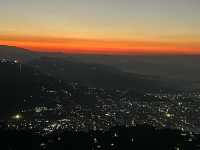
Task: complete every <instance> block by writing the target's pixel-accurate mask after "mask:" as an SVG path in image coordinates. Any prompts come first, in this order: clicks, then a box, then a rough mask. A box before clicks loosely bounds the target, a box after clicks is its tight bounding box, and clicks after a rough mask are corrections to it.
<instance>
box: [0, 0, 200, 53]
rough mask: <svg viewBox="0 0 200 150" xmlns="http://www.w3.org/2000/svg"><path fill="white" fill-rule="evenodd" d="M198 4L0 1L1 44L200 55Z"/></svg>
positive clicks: (189, 0)
mask: <svg viewBox="0 0 200 150" xmlns="http://www.w3.org/2000/svg"><path fill="white" fill-rule="evenodd" d="M0 1H1V0H0ZM47 3H48V5H47ZM199 5H200V2H199V1H198V0H174V1H170V2H168V1H166V0H140V1H137V0H123V1H121V0H110V1H107V0H101V1H99V0H92V1H91V0H85V1H82V0H73V1H72V0H69V1H64V0H58V1H53V0H48V1H47V0H43V1H37V0H34V1H33V0H28V1H27V0H19V1H12V0H7V1H2V2H1V6H0V18H1V25H0V34H1V36H0V45H11V46H17V47H23V48H27V49H30V50H34V51H48V52H64V53H92V54H96V53H100V54H200V30H199V26H200V19H199V14H200V9H199V8H198V7H199Z"/></svg>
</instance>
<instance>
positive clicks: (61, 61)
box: [0, 46, 200, 89]
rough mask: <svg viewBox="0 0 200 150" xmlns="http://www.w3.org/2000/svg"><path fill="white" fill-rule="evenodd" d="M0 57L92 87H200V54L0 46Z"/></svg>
mask: <svg viewBox="0 0 200 150" xmlns="http://www.w3.org/2000/svg"><path fill="white" fill-rule="evenodd" d="M0 58H7V59H17V60H19V61H21V62H22V63H25V64H28V65H31V66H32V67H36V68H37V69H38V70H40V71H41V72H43V73H45V74H48V75H51V76H53V77H55V78H58V79H63V80H66V81H78V82H80V83H81V84H83V85H86V86H89V87H102V88H157V89H158V88H166V87H170V88H199V87H200V82H199V81H200V79H199V76H200V65H199V64H200V56H111V55H67V54H62V53H39V52H32V51H29V50H26V49H22V48H17V47H12V46H0Z"/></svg>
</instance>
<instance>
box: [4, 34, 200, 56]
mask: <svg viewBox="0 0 200 150" xmlns="http://www.w3.org/2000/svg"><path fill="white" fill-rule="evenodd" d="M0 45H11V46H17V47H22V48H27V49H30V50H33V51H48V52H64V53H92V54H200V45H199V44H198V43H192V42H188V43H186V42H185V43H183V42H181V43H179V42H176V43H175V42H160V41H127V40H126V41H124V40H94V39H48V38H46V39H44V38H27V39H24V38H19V39H15V40H14V39H13V40H6V39H4V40H0Z"/></svg>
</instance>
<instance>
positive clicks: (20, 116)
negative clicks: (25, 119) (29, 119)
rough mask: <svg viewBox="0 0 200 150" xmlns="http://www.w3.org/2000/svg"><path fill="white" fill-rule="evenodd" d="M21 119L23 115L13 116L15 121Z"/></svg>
mask: <svg viewBox="0 0 200 150" xmlns="http://www.w3.org/2000/svg"><path fill="white" fill-rule="evenodd" d="M21 118H22V115H20V114H16V115H14V116H13V119H16V120H19V119H21Z"/></svg>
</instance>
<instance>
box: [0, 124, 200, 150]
mask: <svg viewBox="0 0 200 150" xmlns="http://www.w3.org/2000/svg"><path fill="white" fill-rule="evenodd" d="M0 141H1V149H2V150H42V149H46V150H75V149H82V150H95V149H99V150H100V149H101V150H129V149H132V150H135V149H136V150H199V149H200V137H199V135H194V134H192V133H184V132H181V131H178V130H170V129H162V130H156V129H154V128H152V127H150V126H144V125H143V126H136V127H130V128H125V127H115V128H112V129H110V130H109V131H106V132H103V131H90V132H87V133H86V132H71V131H65V132H62V133H54V134H51V135H48V136H40V135H37V134H35V133H34V132H33V131H18V130H13V131H11V130H6V129H3V128H2V129H1V130H0Z"/></svg>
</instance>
